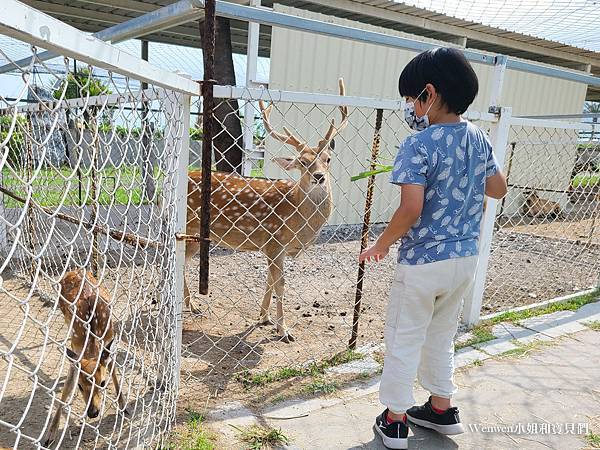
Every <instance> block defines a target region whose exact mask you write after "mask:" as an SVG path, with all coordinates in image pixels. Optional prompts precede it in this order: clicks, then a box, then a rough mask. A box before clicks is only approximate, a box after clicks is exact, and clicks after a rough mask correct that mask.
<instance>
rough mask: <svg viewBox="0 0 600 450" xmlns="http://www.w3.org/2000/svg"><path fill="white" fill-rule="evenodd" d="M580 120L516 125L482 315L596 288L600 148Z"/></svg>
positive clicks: (599, 248)
mask: <svg viewBox="0 0 600 450" xmlns="http://www.w3.org/2000/svg"><path fill="white" fill-rule="evenodd" d="M577 120H578V118H577V117H574V118H573V119H572V120H570V121H565V120H563V121H560V120H558V118H553V117H544V118H539V119H533V118H532V119H520V118H514V120H513V122H514V123H513V124H512V125H511V128H510V133H509V138H508V142H507V152H506V158H505V164H504V170H505V173H506V176H507V179H508V186H509V192H508V195H507V196H506V197H505V198H504V199H503V200H501V201H500V204H499V206H498V211H497V220H496V232H495V234H494V239H493V241H492V251H491V255H490V267H489V269H488V274H487V281H486V291H485V294H486V295H485V300H484V303H483V308H482V312H483V313H486V312H496V311H500V310H503V309H507V307H510V306H513V305H518V306H522V305H527V304H531V303H537V302H540V301H543V300H550V299H553V298H556V297H561V296H564V295H568V294H572V293H575V292H579V291H583V290H586V289H589V288H593V287H596V286H597V285H598V280H599V275H600V229H599V228H598V219H599V213H600V197H599V195H600V190H599V186H600V184H599V182H598V179H599V175H600V157H599V151H600V143H599V142H598V140H597V134H596V133H597V131H596V132H594V128H593V126H592V125H591V124H585V123H583V124H582V123H578V122H577ZM579 120H581V119H579Z"/></svg>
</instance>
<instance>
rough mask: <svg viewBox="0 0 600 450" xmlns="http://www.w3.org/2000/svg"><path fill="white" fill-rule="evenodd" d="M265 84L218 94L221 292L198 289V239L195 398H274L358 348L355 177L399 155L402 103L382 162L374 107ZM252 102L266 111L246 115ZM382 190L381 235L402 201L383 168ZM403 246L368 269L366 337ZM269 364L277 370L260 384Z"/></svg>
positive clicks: (215, 190) (377, 221)
mask: <svg viewBox="0 0 600 450" xmlns="http://www.w3.org/2000/svg"><path fill="white" fill-rule="evenodd" d="M334 81H335V80H334ZM264 94H265V95H264V96H263V98H265V102H264V103H262V105H261V103H260V102H258V101H257V99H255V98H252V99H250V100H237V99H228V100H225V99H221V100H218V101H217V105H218V106H217V108H216V113H215V119H216V122H217V126H216V132H215V138H214V147H215V149H214V159H213V161H214V166H213V168H214V170H215V172H213V174H212V204H213V208H212V212H211V223H212V225H211V241H212V243H213V244H214V245H213V247H212V250H211V265H210V267H211V273H210V293H209V295H208V296H200V295H199V294H198V293H197V286H198V284H197V283H198V281H197V280H198V273H197V272H198V269H197V266H198V262H197V261H196V260H195V259H194V257H193V255H194V253H195V251H196V248H194V246H195V245H196V246H197V244H192V243H190V242H188V243H187V246H188V251H187V254H186V262H187V265H186V277H187V283H188V285H189V289H190V294H191V295H190V297H191V302H190V304H189V305H188V306H189V308H188V312H187V313H186V315H185V320H184V326H183V347H182V386H183V388H184V390H185V391H184V392H182V396H183V398H182V402H183V404H185V405H188V404H190V403H193V402H195V401H200V402H202V403H203V402H204V401H207V400H208V399H209V398H213V399H214V398H215V397H219V398H220V401H227V400H233V399H241V398H252V399H253V400H254V401H269V400H270V399H272V398H273V397H275V396H277V395H279V394H281V390H282V389H283V388H282V383H285V381H283V380H285V379H287V378H289V377H288V375H293V374H296V375H301V374H305V373H307V372H308V371H310V370H317V369H316V368H319V367H324V366H325V365H328V364H329V363H331V361H332V360H335V361H336V362H340V361H346V360H348V359H351V358H352V357H353V356H352V355H351V354H350V353H349V352H347V350H348V343H349V340H350V338H351V335H352V328H353V311H354V308H355V298H356V282H357V271H358V255H359V253H360V245H361V242H360V241H361V230H362V227H363V217H364V213H365V200H366V192H367V179H361V180H358V181H351V177H352V176H354V175H357V174H359V173H360V172H363V171H366V170H369V169H370V168H371V166H372V164H374V163H375V162H376V163H378V164H391V161H392V159H393V157H394V156H395V153H396V147H397V144H398V143H399V142H400V140H401V139H402V138H403V137H405V136H406V135H408V129H407V127H406V125H404V121H403V119H402V118H401V114H399V112H398V111H397V110H396V111H394V110H385V111H382V115H383V120H382V123H383V125H382V127H381V130H380V134H381V136H380V142H379V144H378V150H377V151H375V153H376V159H375V160H374V161H372V151H373V141H374V134H375V125H376V117H377V111H376V109H375V108H374V107H369V106H358V107H357V106H350V107H345V106H343V105H344V101H343V98H342V97H340V98H342V100H339V98H338V101H337V104H336V103H330V104H322V103H314V100H313V101H312V102H311V100H304V101H297V102H289V101H288V102H282V101H267V98H268V97H269V95H271V94H270V93H269V91H265V93H264ZM245 95H246V96H248V95H250V94H249V93H248V92H246V93H245ZM248 104H249V105H251V109H252V111H253V112H254V117H253V118H252V120H248V119H246V118H244V117H243V113H244V111H245V110H246V109H247V108H246V106H247V105H248ZM195 108H196V107H193V109H195ZM332 121H333V123H332ZM248 135H249V136H250V139H251V141H248ZM244 136H246V141H244ZM190 164H191V166H192V167H191V172H190V179H189V187H188V233H190V234H196V233H198V227H199V225H198V222H199V215H200V214H201V211H200V210H199V204H200V200H199V199H200V178H201V173H200V172H199V171H198V169H197V168H198V167H199V165H200V162H199V159H197V160H194V156H193V153H191V155H190ZM225 170H229V172H225ZM244 171H245V173H244ZM236 172H237V173H236ZM373 191H374V192H373V204H372V206H371V209H372V210H371V225H372V226H371V230H370V233H371V238H373V237H374V236H375V235H376V234H378V233H379V232H381V230H382V229H383V226H384V223H385V222H387V221H388V220H389V218H390V217H391V215H392V213H393V212H394V210H395V209H396V207H397V206H398V204H399V190H398V189H397V188H395V187H393V186H391V185H389V183H388V177H387V176H385V175H384V176H380V177H377V178H376V179H375V183H374V187H373ZM394 259H395V258H393V257H392V258H389V259H388V260H387V261H386V262H385V263H382V264H381V265H372V266H369V267H368V268H367V272H366V275H365V282H364V286H365V287H364V292H363V295H364V300H363V302H362V305H361V307H360V309H359V316H360V324H359V328H358V345H359V346H362V345H364V344H367V343H379V342H381V341H382V338H383V320H382V317H384V313H383V312H384V309H385V304H386V302H387V293H388V290H389V286H390V284H391V278H392V273H393V271H392V270H391V269H392V266H393V265H394ZM190 309H191V312H190ZM261 377H264V379H271V380H273V381H274V383H273V384H270V386H269V387H267V388H266V390H258V391H257V390H247V389H246V388H247V387H249V386H250V385H252V384H256V383H255V381H257V383H258V384H260V380H261ZM280 378H281V379H280ZM278 380H279V381H281V382H279V383H278V382H277V381H278ZM296 384H297V385H301V382H300V381H298V379H297V383H296ZM287 388H289V386H287ZM287 388H286V391H287V392H289V389H287ZM199 392H202V393H203V395H199ZM199 399H200V400H199Z"/></svg>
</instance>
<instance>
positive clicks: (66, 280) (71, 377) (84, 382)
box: [44, 270, 127, 447]
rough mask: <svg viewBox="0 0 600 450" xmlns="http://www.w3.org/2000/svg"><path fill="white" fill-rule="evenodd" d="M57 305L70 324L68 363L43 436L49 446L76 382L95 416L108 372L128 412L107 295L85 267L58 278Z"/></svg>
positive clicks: (88, 409)
mask: <svg viewBox="0 0 600 450" xmlns="http://www.w3.org/2000/svg"><path fill="white" fill-rule="evenodd" d="M58 305H59V308H60V310H61V311H62V313H63V315H64V319H65V323H66V324H67V326H69V327H70V328H71V347H72V348H67V355H68V357H69V359H71V360H73V361H72V364H71V365H70V367H69V373H68V375H67V380H66V382H65V385H64V387H63V390H62V395H61V401H60V402H59V403H58V406H57V408H56V412H55V413H54V417H53V418H52V420H51V422H50V426H49V428H48V430H47V431H46V434H45V436H44V446H45V447H48V446H49V445H51V444H52V443H53V442H54V441H55V440H56V438H57V437H58V430H59V425H60V417H61V414H62V410H63V408H64V405H65V404H66V403H67V402H68V401H69V399H70V397H71V395H72V393H73V390H74V389H75V386H78V388H79V390H80V391H81V393H82V395H83V401H84V402H85V403H86V405H87V410H86V413H87V416H88V417H90V418H95V417H97V416H98V414H99V413H100V408H101V406H102V394H101V391H102V390H103V389H104V388H105V387H106V382H107V379H108V377H109V376H111V377H112V381H113V384H114V386H115V389H116V391H117V401H118V404H119V409H120V410H122V411H124V412H125V413H127V410H126V408H125V400H124V399H123V395H122V392H121V387H120V385H119V380H118V377H117V373H116V370H115V367H114V360H113V357H112V356H113V352H111V348H112V346H113V343H114V327H113V323H112V320H111V305H110V295H109V294H108V292H106V290H105V289H104V288H103V287H102V286H100V285H99V283H98V281H97V280H96V278H95V277H94V276H93V275H92V274H91V273H90V272H87V271H83V270H74V271H71V272H67V273H66V274H65V275H64V277H63V278H62V279H61V281H60V297H59V300H58Z"/></svg>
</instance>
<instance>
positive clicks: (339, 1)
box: [23, 0, 600, 98]
mask: <svg viewBox="0 0 600 450" xmlns="http://www.w3.org/2000/svg"><path fill="white" fill-rule="evenodd" d="M23 1H24V2H25V3H27V4H29V5H31V6H33V7H35V8H37V9H39V10H41V11H44V12H46V13H48V14H50V15H52V16H54V17H57V18H59V19H60V20H63V21H65V22H67V23H69V24H71V25H73V26H75V27H77V28H79V29H81V30H84V31H90V32H96V31H99V30H102V29H105V28H107V27H109V26H112V25H115V24H117V23H121V22H124V21H126V20H129V19H131V18H134V17H137V16H139V15H141V14H144V13H147V12H150V11H153V10H155V9H157V8H159V7H161V6H166V5H168V4H171V3H173V2H174V1H175V0H143V1H141V0H23ZM236 3H244V2H243V1H236ZM273 3H281V4H284V5H287V6H293V7H296V8H301V9H307V10H311V11H314V12H319V13H322V14H327V15H333V16H337V17H341V18H346V19H350V20H355V21H359V22H363V23H367V24H371V25H377V26H380V27H384V28H390V29H395V30H399V31H404V32H407V33H411V34H415V35H418V36H425V37H430V38H434V39H438V40H442V41H452V40H453V39H456V37H457V36H463V35H465V33H469V34H468V35H467V36H468V47H470V48H475V49H481V50H486V51H489V52H496V53H502V54H507V55H509V56H517V57H520V58H524V59H529V60H533V61H540V62H544V63H548V64H554V65H557V66H563V67H569V68H579V69H581V66H582V64H591V65H592V73H594V74H596V75H600V52H594V51H591V50H587V49H583V48H579V47H575V46H569V45H565V44H562V43H559V42H553V41H549V40H545V39H541V38H539V37H534V36H528V35H526V34H520V33H516V32H511V31H506V30H502V29H500V28H494V27H490V26H487V25H482V24H479V23H475V22H470V21H467V20H463V19H459V18H456V17H451V16H448V15H444V14H440V13H439V12H435V11H430V10H427V9H422V8H416V7H414V6H410V5H406V4H403V3H398V2H395V1H391V0H331V1H328V2H321V1H316V0H309V1H306V0H279V1H277V2H273V1H272V0H263V5H264V6H272V5H273ZM231 27H232V45H233V50H234V52H236V53H245V52H246V41H247V24H246V23H245V22H242V21H231ZM473 36H474V37H473ZM147 38H148V40H151V41H156V42H165V43H170V44H176V45H184V46H191V47H200V46H201V42H200V37H199V30H198V24H197V23H188V24H185V25H180V26H177V27H174V28H171V29H169V30H165V31H161V32H159V33H154V34H152V35H149V36H148V37H147ZM270 41H271V29H270V27H266V26H263V27H261V35H260V43H259V54H260V55H261V56H269V52H270V46H271V42H270ZM590 94H591V95H594V96H597V97H598V98H600V90H596V91H594V92H592V91H591V92H590Z"/></svg>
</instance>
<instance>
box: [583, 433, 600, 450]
mask: <svg viewBox="0 0 600 450" xmlns="http://www.w3.org/2000/svg"><path fill="white" fill-rule="evenodd" d="M585 440H586V441H587V443H588V445H589V446H590V447H592V448H600V434H596V433H592V432H590V433H588V434H586V435H585Z"/></svg>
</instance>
